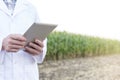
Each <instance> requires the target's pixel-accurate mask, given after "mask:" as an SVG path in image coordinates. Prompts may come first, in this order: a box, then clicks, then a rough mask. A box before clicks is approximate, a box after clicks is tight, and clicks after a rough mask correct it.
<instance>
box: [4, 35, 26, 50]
mask: <svg viewBox="0 0 120 80" xmlns="http://www.w3.org/2000/svg"><path fill="white" fill-rule="evenodd" d="M25 42H26V38H25V37H23V36H22V35H20V34H10V35H8V36H7V37H6V38H4V39H3V43H2V49H3V50H6V51H8V52H17V51H18V50H19V49H21V48H24V45H25Z"/></svg>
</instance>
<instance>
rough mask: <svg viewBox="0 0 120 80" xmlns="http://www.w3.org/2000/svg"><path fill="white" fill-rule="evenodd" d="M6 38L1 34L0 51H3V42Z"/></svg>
mask: <svg viewBox="0 0 120 80" xmlns="http://www.w3.org/2000/svg"><path fill="white" fill-rule="evenodd" d="M4 37H5V36H4V35H3V34H2V33H0V51H2V42H3V39H4Z"/></svg>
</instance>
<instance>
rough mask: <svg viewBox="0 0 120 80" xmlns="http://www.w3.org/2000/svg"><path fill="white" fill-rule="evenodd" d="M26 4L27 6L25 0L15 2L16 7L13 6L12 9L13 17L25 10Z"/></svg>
mask: <svg viewBox="0 0 120 80" xmlns="http://www.w3.org/2000/svg"><path fill="white" fill-rule="evenodd" d="M27 4H28V2H27V1H26V0H17V2H16V6H15V9H14V15H16V14H17V13H19V12H21V11H23V10H24V9H26V8H27Z"/></svg>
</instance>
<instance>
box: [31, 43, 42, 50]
mask: <svg viewBox="0 0 120 80" xmlns="http://www.w3.org/2000/svg"><path fill="white" fill-rule="evenodd" d="M29 46H30V47H32V48H34V49H36V50H37V51H39V52H41V51H42V47H41V46H39V45H37V44H35V43H29Z"/></svg>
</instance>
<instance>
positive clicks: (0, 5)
mask: <svg viewBox="0 0 120 80" xmlns="http://www.w3.org/2000/svg"><path fill="white" fill-rule="evenodd" d="M27 4H28V1H27V0H17V2H16V6H15V9H14V14H13V16H14V15H16V14H17V13H19V12H21V11H23V10H24V9H26V8H27ZM0 10H2V11H4V12H5V13H6V14H8V15H10V16H11V14H10V13H9V11H8V8H7V6H6V5H5V3H4V2H3V0H0Z"/></svg>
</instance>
